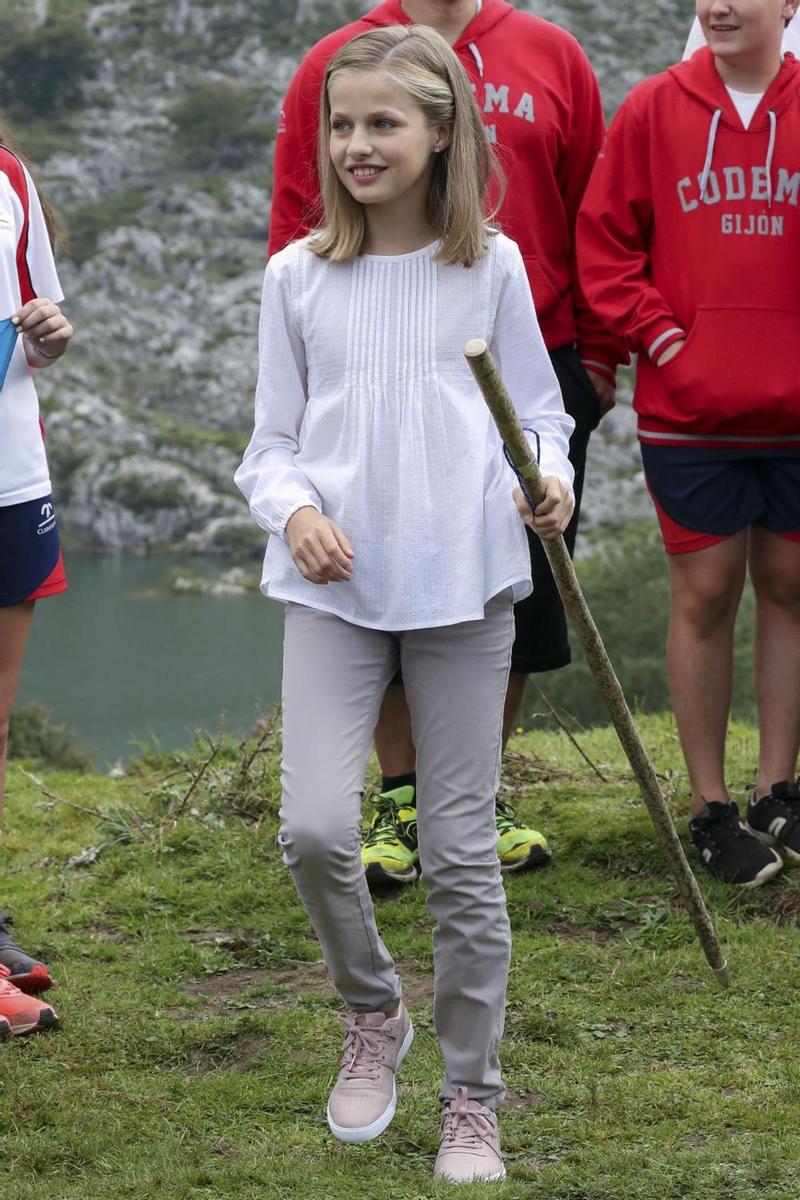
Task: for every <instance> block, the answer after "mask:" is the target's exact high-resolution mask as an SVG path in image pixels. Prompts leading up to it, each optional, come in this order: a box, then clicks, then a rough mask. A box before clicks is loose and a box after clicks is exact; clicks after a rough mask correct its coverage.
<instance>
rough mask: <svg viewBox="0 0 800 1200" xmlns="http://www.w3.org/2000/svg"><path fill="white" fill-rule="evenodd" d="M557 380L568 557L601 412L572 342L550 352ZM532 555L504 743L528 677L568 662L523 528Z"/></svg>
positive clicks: (554, 607) (520, 608) (558, 613)
mask: <svg viewBox="0 0 800 1200" xmlns="http://www.w3.org/2000/svg"><path fill="white" fill-rule="evenodd" d="M550 361H551V362H552V364H553V369H554V371H555V373H556V376H557V378H558V383H559V387H560V388H561V395H562V397H563V399H564V408H565V409H566V411H567V412H568V413H569V415H570V416H571V417H572V419H573V421H574V422H575V428H574V430H573V431H572V435H571V437H570V439H569V460H570V462H571V463H572V467H573V470H574V472H575V480H574V483H573V491H574V493H575V509H574V511H573V514H572V517H571V519H570V523H569V525H568V526H567V529H566V531H565V533H564V541H565V542H566V545H567V549H568V550H569V553H570V555H572V554H573V553H574V550H575V541H576V539H577V536H578V523H579V521H580V515H581V499H582V497H583V483H584V478H585V475H586V454H587V451H588V448H589V438H590V436H591V433H592V430H593V429H595V428H596V426H597V422H598V420H599V416H600V402H599V400H598V396H597V393H596V391H595V389H594V387H593V385H592V381H591V379H590V378H589V376H588V375H587V373H586V371H585V369H584V367H583V364H582V363H581V360H580V354H579V353H578V350H577V349H576V348H575V347H574V346H562V347H560V348H559V349H557V350H553V351H551V353H550ZM526 533H527V536H528V548H529V550H530V556H531V572H532V575H533V592H532V593H531V595H530V596H527V597H526V598H525V599H524V600H522V601H520V602H519V604H516V605H515V606H514V627H515V636H514V649H513V652H512V655H511V674H510V675H509V681H508V690H507V694H506V702H505V708H504V712H503V744H504V745H505V742H506V741H507V740H508V738H509V736H510V734H511V732H512V730H513V729H514V726H515V725H516V722H517V715H518V713H519V708H520V705H521V703H522V699H523V696H524V693H525V684H526V683H527V679H528V675H533V674H538V673H540V672H542V671H556V670H558V669H559V668H560V667H566V666H567V665H568V664H569V662H570V661H571V654H570V648H569V637H568V636H567V618H566V615H565V613H564V607H563V605H562V603H561V597H560V596H559V594H558V588H557V587H556V582H555V579H554V578H553V573H552V571H551V570H550V563H549V562H548V559H547V555H546V553H545V550H544V547H543V545H542V541H541V538H539V537H537V536H536V534H535V533H534V532H533V531H532V530H531V529H528V528H527V527H526Z"/></svg>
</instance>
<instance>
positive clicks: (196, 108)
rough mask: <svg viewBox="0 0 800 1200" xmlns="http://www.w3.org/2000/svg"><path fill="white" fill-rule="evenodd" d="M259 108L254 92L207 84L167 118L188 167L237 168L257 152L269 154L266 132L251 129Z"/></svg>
mask: <svg viewBox="0 0 800 1200" xmlns="http://www.w3.org/2000/svg"><path fill="white" fill-rule="evenodd" d="M255 108H256V97H255V95H254V94H253V92H252V91H248V90H245V89H243V88H239V87H234V86H233V85H232V84H229V83H206V84H204V85H203V86H202V87H198V88H193V89H192V91H190V92H187V93H186V95H185V96H184V97H183V99H182V100H179V101H178V102H177V104H174V105H173V106H172V108H171V109H170V110H169V112H168V114H167V115H168V116H169V119H170V120H171V121H172V124H173V125H174V126H175V128H176V135H177V140H178V145H179V149H180V153H181V155H182V157H183V158H184V160H185V161H186V163H187V164H188V166H190V167H193V168H195V169H198V170H203V169H205V168H207V167H216V168H233V167H239V166H241V165H242V164H243V163H244V162H246V161H247V160H248V159H249V158H250V157H251V156H252V155H253V154H254V153H255V152H256V150H257V151H258V153H262V154H265V153H266V151H265V143H264V141H263V137H264V132H263V130H262V129H260V128H255V127H253V126H251V119H252V117H253V114H254V112H255Z"/></svg>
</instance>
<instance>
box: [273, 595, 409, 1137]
mask: <svg viewBox="0 0 800 1200" xmlns="http://www.w3.org/2000/svg"><path fill="white" fill-rule="evenodd" d="M397 654H398V651H397V644H396V641H395V639H394V638H393V637H392V635H391V634H387V633H382V632H380V631H378V630H373V629H362V628H359V627H358V626H356V625H352V624H350V623H348V622H347V621H342V620H340V619H339V618H338V617H335V616H333V615H332V614H330V613H324V612H320V611H317V610H314V609H309V608H305V607H303V606H301V605H296V604H290V605H289V606H288V608H287V612H286V632H285V641H284V677H283V769H282V784H283V802H282V805H281V822H282V823H281V829H280V833H279V837H278V840H279V842H280V845H281V846H282V848H283V854H284V861H285V862H286V864H287V866H288V867H289V869H290V870H291V873H292V876H293V878H294V882H295V886H296V887H297V891H298V893H299V895H300V898H301V900H302V902H303V906H304V907H305V909H306V912H307V913H308V915H309V917H310V918H311V922H312V924H313V926H314V929H315V931H316V933H317V936H318V938H319V941H320V944H321V947H322V953H323V955H324V958H325V963H326V965H327V967H328V970H329V972H330V975H331V978H332V980H333V983H334V984H335V986H336V988H337V989H338V991H339V993H340V995H341V996H342V997H343V998H344V1000H345V1002H346V1004H347V1006H348V1008H349V1009H350V1010H351V1012H350V1013H348V1014H346V1015H343V1016H342V1022H343V1024H344V1028H345V1039H344V1046H343V1048H342V1055H341V1069H340V1070H339V1073H338V1075H337V1079H336V1083H335V1085H334V1087H333V1090H332V1091H331V1093H330V1096H329V1099H328V1108H327V1119H328V1125H329V1127H330V1129H331V1132H332V1133H333V1134H334V1136H335V1137H337V1138H339V1140H340V1141H344V1142H367V1141H371V1140H372V1139H373V1138H375V1137H377V1136H378V1135H379V1134H380V1133H382V1132H383V1130H384V1129H385V1128H386V1127H387V1125H388V1124H389V1122H390V1121H391V1120H392V1117H393V1116H394V1113H395V1108H396V1104H397V1089H396V1085H395V1073H396V1071H397V1068H398V1067H399V1066H400V1063H401V1062H402V1060H403V1058H404V1056H405V1054H406V1052H407V1050H408V1048H409V1046H410V1045H411V1040H412V1038H413V1028H412V1025H411V1020H410V1018H409V1015H408V1013H407V1011H406V1009H405V1006H404V1005H403V1004H402V1001H401V995H400V981H399V979H398V978H397V975H396V974H395V970H394V963H393V961H392V958H391V955H390V954H389V952H388V950H387V949H386V947H385V946H384V944H383V942H382V941H381V939H380V936H379V934H378V930H377V928H376V925H375V915H374V913H373V909H372V901H371V899H370V895H369V891H368V889H367V883H366V879H365V876H364V871H363V869H362V866H361V858H360V854H359V841H360V837H359V833H360V815H361V788H362V785H363V781H364V771H365V768H366V764H367V758H368V756H369V752H370V746H371V742H372V731H373V729H374V726H375V718H376V716H377V713H378V706H379V704H380V700H381V696H382V695H383V692H384V689H385V688H386V685H387V683H388V681H389V679H390V678H391V675H392V672H393V670H394V669H395V667H396V663H397Z"/></svg>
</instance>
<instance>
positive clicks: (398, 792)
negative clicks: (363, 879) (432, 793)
mask: <svg viewBox="0 0 800 1200" xmlns="http://www.w3.org/2000/svg"><path fill="white" fill-rule="evenodd" d="M373 803H374V804H375V815H374V816H373V818H372V820H371V821H370V824H369V832H368V833H367V836H366V837H365V839H364V844H363V846H362V847H361V861H362V863H363V864H364V873H365V874H366V876H367V883H368V884H369V886H370V887H374V888H381V887H386V885H387V884H393V883H414V881H415V880H416V878H417V876H418V875H419V869H418V864H419V850H418V849H417V795H416V791H415V789H414V788H413V787H411V786H407V787H399V788H394V789H393V790H392V791H391V792H381V793H380V794H379V795H377V796H375V798H374V801H373Z"/></svg>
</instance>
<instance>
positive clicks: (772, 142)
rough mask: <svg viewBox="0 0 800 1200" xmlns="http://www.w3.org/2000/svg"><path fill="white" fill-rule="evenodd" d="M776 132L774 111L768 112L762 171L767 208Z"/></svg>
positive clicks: (769, 196) (770, 194)
mask: <svg viewBox="0 0 800 1200" xmlns="http://www.w3.org/2000/svg"><path fill="white" fill-rule="evenodd" d="M777 132H778V118H777V117H776V116H775V111H774V109H770V110H769V146H768V148H767V161H766V162H765V164H764V170H765V171H766V173H767V208H772V155H773V153H774V151H775V137H776V135H777Z"/></svg>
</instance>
